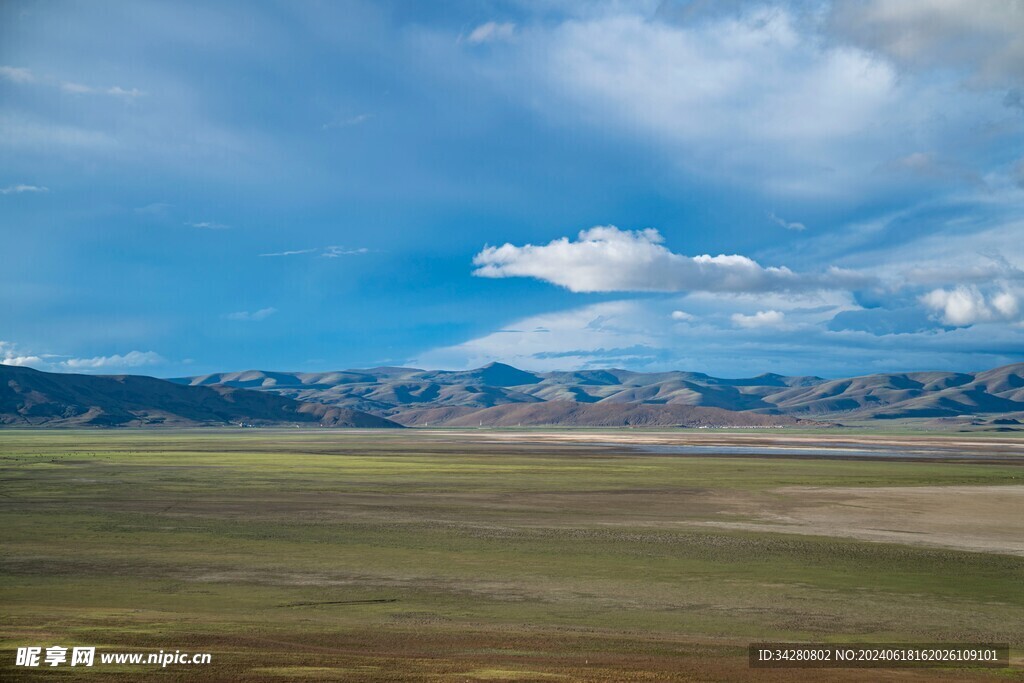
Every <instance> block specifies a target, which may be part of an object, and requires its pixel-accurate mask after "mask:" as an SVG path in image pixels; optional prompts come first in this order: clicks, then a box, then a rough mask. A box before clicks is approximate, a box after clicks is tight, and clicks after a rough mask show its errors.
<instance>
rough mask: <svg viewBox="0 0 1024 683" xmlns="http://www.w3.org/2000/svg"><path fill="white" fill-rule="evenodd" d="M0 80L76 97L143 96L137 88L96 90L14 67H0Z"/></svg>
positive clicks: (102, 88) (109, 87) (116, 87)
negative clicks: (32, 84) (54, 89)
mask: <svg viewBox="0 0 1024 683" xmlns="http://www.w3.org/2000/svg"><path fill="white" fill-rule="evenodd" d="M0 78H3V79H5V80H8V81H11V82H12V83H21V84H26V83H39V84H43V85H49V86H51V87H57V88H60V89H61V90H63V91H64V92H68V93H72V94H76V95H113V96H115V97H129V98H131V97H139V96H140V95H143V94H145V93H143V92H142V91H141V90H139V89H137V88H122V87H121V86H119V85H112V86H108V87H101V88H98V87H94V86H91V85H84V84H82V83H75V82H73V81H58V80H55V79H53V78H49V77H45V76H44V77H39V76H37V75H36V74H35V72H33V71H32V70H31V69H26V68H23V67H14V66H0Z"/></svg>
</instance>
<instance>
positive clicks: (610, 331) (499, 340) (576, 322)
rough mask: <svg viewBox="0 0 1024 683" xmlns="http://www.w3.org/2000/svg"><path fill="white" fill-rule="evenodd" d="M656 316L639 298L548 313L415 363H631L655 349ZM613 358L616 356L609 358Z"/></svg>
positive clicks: (551, 366) (534, 366)
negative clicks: (499, 361) (653, 337)
mask: <svg viewBox="0 0 1024 683" xmlns="http://www.w3.org/2000/svg"><path fill="white" fill-rule="evenodd" d="M653 315H655V314H654V313H653V312H651V311H649V310H647V309H646V308H645V307H644V306H643V304H641V303H639V302H634V301H608V302H603V303H599V304H593V305H591V306H584V307H582V308H576V309H572V310H569V311H558V312H555V313H545V314H541V315H536V316H530V317H528V318H525V319H523V320H517V321H515V322H514V323H512V324H510V325H508V326H505V327H503V328H502V329H500V330H497V331H495V332H493V333H491V334H487V335H484V336H482V337H479V338H476V339H471V340H469V341H467V342H464V343H462V344H457V345H455V346H449V347H444V348H438V349H432V350H430V351H427V352H425V353H423V354H422V355H421V356H419V357H418V358H416V359H413V360H411V361H409V362H410V363H411V364H412V365H416V366H419V367H428V368H472V367H480V366H481V365H485V364H487V363H489V362H491V361H496V360H501V361H503V362H506V363H511V364H512V365H515V366H517V367H524V368H529V369H531V370H557V369H561V368H575V367H582V366H585V365H586V364H588V363H597V364H604V365H606V366H607V365H613V364H615V362H619V363H629V362H630V361H631V360H636V357H637V356H643V355H645V354H647V353H649V347H650V345H651V344H652V343H653V339H652V335H651V334H650V330H651V329H652V328H657V322H656V321H654V320H652V319H651V318H652V316H653ZM658 317H664V315H663V314H662V315H661V316H658ZM645 349H648V350H647V351H645ZM612 357H613V358H614V359H615V360H609V358H612ZM602 361H603V363H602Z"/></svg>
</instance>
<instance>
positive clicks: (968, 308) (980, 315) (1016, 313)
mask: <svg viewBox="0 0 1024 683" xmlns="http://www.w3.org/2000/svg"><path fill="white" fill-rule="evenodd" d="M1020 300H1021V297H1020V295H1019V294H1018V293H1017V292H1015V291H1012V290H1010V289H1003V290H1001V291H999V292H996V293H994V294H991V295H989V296H987V297H986V295H985V294H984V293H983V292H982V291H981V290H980V289H979V288H978V287H977V286H976V285H970V286H967V285H960V286H958V287H955V288H953V289H934V290H932V291H931V292H928V293H927V294H925V295H923V296H922V297H921V303H923V304H924V305H925V307H927V308H928V309H929V310H931V311H932V312H933V313H934V314H935V315H937V316H938V318H939V319H940V320H941V321H942V322H943V323H945V324H947V325H953V326H956V327H967V326H969V325H974V324H977V323H988V322H1009V321H1014V320H1017V319H1018V318H1019V317H1020V313H1021V310H1020V309H1021V306H1020Z"/></svg>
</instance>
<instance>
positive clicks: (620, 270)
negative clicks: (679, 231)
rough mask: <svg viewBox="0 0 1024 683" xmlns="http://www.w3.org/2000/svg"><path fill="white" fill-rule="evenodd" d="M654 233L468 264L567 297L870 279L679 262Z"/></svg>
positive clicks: (592, 235) (594, 233) (559, 244)
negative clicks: (551, 287)
mask: <svg viewBox="0 0 1024 683" xmlns="http://www.w3.org/2000/svg"><path fill="white" fill-rule="evenodd" d="M663 242H664V238H663V237H662V236H661V234H660V233H659V232H658V231H657V230H655V229H653V228H647V229H645V230H635V231H634V230H620V229H619V228H617V227H615V226H614V225H607V226H598V227H594V228H590V229H589V230H582V231H580V233H579V235H578V236H577V239H576V240H569V238H567V237H563V238H561V239H557V240H553V241H551V242H549V243H548V244H546V245H533V244H526V245H523V246H521V247H520V246H515V245H513V244H504V245H502V246H500V247H490V246H489V247H485V248H484V249H483V251H481V252H480V253H478V254H477V255H476V256H475V257H474V258H473V265H475V266H476V270H474V271H473V274H474V275H476V276H478V277H488V278H505V277H532V278H536V279H538V280H543V281H545V282H550V283H552V284H556V285H559V286H561V287H565V288H566V289H568V290H569V291H572V292H645V291H646V292H683V291H707V292H779V291H800V290H814V289H847V288H853V287H864V286H868V285H870V284H871V282H872V279H871V278H869V277H867V276H863V275H859V274H857V273H855V272H852V271H848V270H842V269H839V268H829V269H828V270H826V271H825V272H823V273H796V272H794V271H792V270H790V269H789V268H786V267H785V266H768V267H766V266H762V265H761V264H759V263H758V262H756V261H754V260H753V259H750V258H748V257H746V256H742V255H740V254H719V255H718V256H711V255H710V254H702V255H699V256H684V255H682V254H676V253H673V252H672V251H670V250H669V249H668V248H667V247H665V246H664V245H663V244H662V243H663Z"/></svg>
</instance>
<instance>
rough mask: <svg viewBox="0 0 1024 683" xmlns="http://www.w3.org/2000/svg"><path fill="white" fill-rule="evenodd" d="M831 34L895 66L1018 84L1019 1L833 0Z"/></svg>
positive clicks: (1023, 43)
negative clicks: (936, 69)
mask: <svg viewBox="0 0 1024 683" xmlns="http://www.w3.org/2000/svg"><path fill="white" fill-rule="evenodd" d="M832 24H833V27H834V29H835V31H836V32H837V33H839V34H840V35H842V36H844V37H846V38H847V39H850V40H853V41H856V42H858V43H860V44H861V45H863V46H865V47H868V48H870V49H872V50H878V51H880V52H882V53H883V54H885V55H887V56H888V57H890V58H892V59H895V60H897V61H898V62H900V63H901V64H905V65H908V66H914V67H952V68H955V69H962V70H966V71H967V73H968V76H969V82H971V83H972V84H975V85H979V86H997V87H998V86H1003V85H1009V84H1015V83H1016V84H1019V83H1021V82H1024V2H1021V0H915V1H914V2H892V1H891V0H868V1H867V2H865V1H864V0H856V1H852V0H839V1H838V2H837V3H836V4H835V5H834V7H833V17H832Z"/></svg>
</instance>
